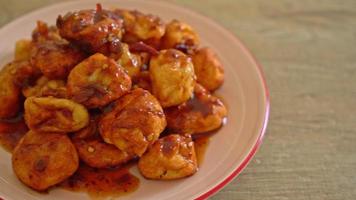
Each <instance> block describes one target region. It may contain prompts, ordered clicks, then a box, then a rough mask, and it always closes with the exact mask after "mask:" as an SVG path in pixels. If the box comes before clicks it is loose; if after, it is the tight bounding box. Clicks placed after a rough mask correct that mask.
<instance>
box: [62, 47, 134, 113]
mask: <svg viewBox="0 0 356 200" xmlns="http://www.w3.org/2000/svg"><path fill="white" fill-rule="evenodd" d="M130 89H131V79H130V77H129V76H128V75H127V74H126V72H125V70H124V69H123V68H122V67H121V66H119V65H118V64H117V63H116V62H115V61H114V60H113V59H110V58H108V57H106V56H104V55H103V54H99V53H97V54H94V55H92V56H90V57H89V58H87V59H85V60H84V61H83V62H81V63H79V64H78V65H77V66H75V68H74V69H73V70H72V71H71V72H70V74H69V76H68V82H67V91H68V95H69V97H71V98H72V99H73V100H74V101H76V102H79V103H82V104H84V105H85V106H87V107H88V108H97V107H101V106H105V105H106V104H108V103H110V102H112V101H114V100H116V99H118V98H119V97H120V96H122V95H124V94H125V93H127V92H128V91H129V90H130Z"/></svg>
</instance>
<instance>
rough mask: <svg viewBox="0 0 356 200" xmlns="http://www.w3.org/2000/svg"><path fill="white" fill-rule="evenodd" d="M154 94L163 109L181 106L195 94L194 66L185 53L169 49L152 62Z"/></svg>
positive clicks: (151, 73) (161, 52)
mask: <svg viewBox="0 0 356 200" xmlns="http://www.w3.org/2000/svg"><path fill="white" fill-rule="evenodd" d="M149 72H150V76H151V82H152V92H153V95H154V96H155V97H156V98H157V99H158V100H159V102H160V103H161V105H162V106H163V107H169V106H175V105H179V104H181V103H183V102H185V101H187V100H188V99H189V98H190V97H191V96H192V94H193V90H194V84H195V74H194V66H193V63H192V61H191V59H190V58H189V57H188V56H186V55H185V54H184V53H182V52H180V51H178V50H174V49H169V50H162V51H160V53H159V55H158V56H154V57H152V58H151V61H150V68H149Z"/></svg>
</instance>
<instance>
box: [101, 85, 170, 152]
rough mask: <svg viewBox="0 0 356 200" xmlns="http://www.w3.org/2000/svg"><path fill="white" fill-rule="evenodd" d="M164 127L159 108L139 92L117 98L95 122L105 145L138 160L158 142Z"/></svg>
mask: <svg viewBox="0 0 356 200" xmlns="http://www.w3.org/2000/svg"><path fill="white" fill-rule="evenodd" d="M165 127H166V119H165V116H164V113H163V109H162V107H161V105H160V104H159V102H158V101H157V99H156V98H155V97H154V96H153V95H151V94H150V93H149V92H148V91H146V90H143V89H140V88H138V89H134V90H132V91H131V92H130V93H128V94H126V95H125V96H123V97H121V98H120V99H119V100H118V101H117V102H116V104H115V106H114V108H113V110H112V111H110V112H108V113H106V114H105V115H104V116H103V118H102V119H101V120H100V122H99V130H100V134H101V136H102V138H103V139H104V141H105V142H107V143H109V144H114V145H115V146H116V147H118V148H119V149H121V150H122V151H124V152H127V153H129V154H134V155H138V156H141V155H142V154H143V153H144V152H145V151H146V149H147V147H148V145H150V144H152V143H153V142H154V141H155V140H157V139H158V137H159V135H160V133H161V132H162V131H163V130H164V128H165Z"/></svg>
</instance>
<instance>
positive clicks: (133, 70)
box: [117, 43, 142, 79]
mask: <svg viewBox="0 0 356 200" xmlns="http://www.w3.org/2000/svg"><path fill="white" fill-rule="evenodd" d="M121 47H122V49H121V53H120V57H119V59H118V60H117V62H118V63H119V64H120V65H121V66H122V67H123V68H124V69H125V70H126V72H127V74H128V75H129V76H130V77H131V78H133V79H134V78H136V77H137V76H138V75H139V73H140V71H141V65H142V63H141V58H140V56H139V55H136V54H133V53H131V52H130V50H129V46H128V45H127V44H125V43H122V44H121Z"/></svg>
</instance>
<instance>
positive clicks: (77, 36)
mask: <svg viewBox="0 0 356 200" xmlns="http://www.w3.org/2000/svg"><path fill="white" fill-rule="evenodd" d="M57 27H58V29H59V33H60V35H61V36H62V37H63V38H65V39H67V40H69V41H71V42H73V43H75V44H77V45H79V46H80V47H81V48H82V49H83V50H85V51H88V52H89V53H96V52H99V53H103V54H105V55H107V56H109V55H110V54H111V53H119V52H120V45H121V44H120V40H121V38H122V35H123V31H124V28H123V20H122V19H121V17H120V16H117V15H116V14H114V13H113V12H111V11H108V10H103V9H102V8H101V6H100V5H99V4H98V5H97V9H96V10H80V11H77V12H70V13H67V14H66V15H65V16H64V17H62V16H59V17H58V18H57Z"/></svg>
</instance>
